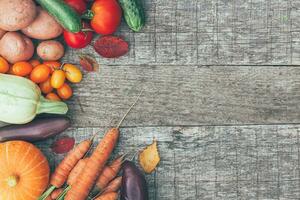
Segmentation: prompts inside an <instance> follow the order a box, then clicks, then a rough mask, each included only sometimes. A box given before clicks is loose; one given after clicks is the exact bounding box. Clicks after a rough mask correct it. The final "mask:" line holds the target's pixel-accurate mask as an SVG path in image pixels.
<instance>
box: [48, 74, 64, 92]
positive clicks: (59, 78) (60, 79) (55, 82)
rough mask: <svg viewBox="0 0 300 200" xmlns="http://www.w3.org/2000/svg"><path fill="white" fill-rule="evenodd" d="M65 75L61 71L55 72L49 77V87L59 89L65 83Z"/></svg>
mask: <svg viewBox="0 0 300 200" xmlns="http://www.w3.org/2000/svg"><path fill="white" fill-rule="evenodd" d="M65 79H66V74H65V72H64V71H63V70H60V69H59V70H55V71H54V72H53V74H52V76H51V81H50V82H51V86H52V87H53V88H56V89H58V88H60V87H62V86H63V84H64V83H65Z"/></svg>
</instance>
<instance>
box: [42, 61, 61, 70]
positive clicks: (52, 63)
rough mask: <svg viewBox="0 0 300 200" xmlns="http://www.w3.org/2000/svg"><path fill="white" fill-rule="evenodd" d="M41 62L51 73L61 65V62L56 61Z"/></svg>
mask: <svg viewBox="0 0 300 200" xmlns="http://www.w3.org/2000/svg"><path fill="white" fill-rule="evenodd" d="M43 64H45V65H47V66H48V67H50V69H51V73H53V72H54V71H55V70H57V69H59V68H60V66H61V63H60V62H58V61H44V62H43Z"/></svg>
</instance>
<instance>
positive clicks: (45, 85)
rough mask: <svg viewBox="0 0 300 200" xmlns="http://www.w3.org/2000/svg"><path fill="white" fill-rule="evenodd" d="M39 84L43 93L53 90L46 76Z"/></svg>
mask: <svg viewBox="0 0 300 200" xmlns="http://www.w3.org/2000/svg"><path fill="white" fill-rule="evenodd" d="M39 86H40V89H41V91H42V92H43V93H44V94H48V93H50V92H52V90H53V87H52V86H51V83H50V78H48V79H47V80H46V81H45V82H43V83H40V84H39Z"/></svg>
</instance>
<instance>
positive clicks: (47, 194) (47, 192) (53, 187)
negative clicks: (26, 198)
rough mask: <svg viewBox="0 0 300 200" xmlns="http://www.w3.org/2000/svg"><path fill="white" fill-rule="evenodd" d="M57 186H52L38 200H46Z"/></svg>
mask: <svg viewBox="0 0 300 200" xmlns="http://www.w3.org/2000/svg"><path fill="white" fill-rule="evenodd" d="M55 189H56V187H55V186H53V185H51V186H50V187H49V188H48V189H47V190H46V191H45V192H44V193H43V194H42V196H40V197H39V198H38V200H45V199H46V198H47V197H48V196H49V195H50V194H51V193H52V192H53V191H54V190H55Z"/></svg>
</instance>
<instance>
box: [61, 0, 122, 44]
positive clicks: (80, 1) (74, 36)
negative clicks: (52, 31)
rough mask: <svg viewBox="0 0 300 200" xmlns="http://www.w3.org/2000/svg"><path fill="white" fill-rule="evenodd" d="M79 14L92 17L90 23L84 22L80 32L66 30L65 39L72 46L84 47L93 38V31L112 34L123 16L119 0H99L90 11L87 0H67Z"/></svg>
mask: <svg viewBox="0 0 300 200" xmlns="http://www.w3.org/2000/svg"><path fill="white" fill-rule="evenodd" d="M65 2H66V3H67V4H68V5H69V6H71V7H72V8H74V10H76V11H77V13H78V14H80V15H82V16H84V18H88V19H90V20H91V21H90V24H88V23H86V22H82V24H83V29H82V31H80V32H78V33H72V32H68V31H66V30H65V31H64V34H63V35H64V40H65V42H66V43H67V44H68V46H70V47H72V48H76V49H79V48H84V47H86V46H87V45H89V44H90V43H91V41H92V39H93V32H96V33H98V34H101V35H110V34H113V33H114V32H116V30H117V28H118V27H119V25H120V22H121V18H122V9H121V7H120V5H119V3H118V1H117V0H109V1H107V0H97V1H95V2H94V3H93V5H92V7H91V10H90V12H87V13H85V12H86V11H87V2H86V1H84V0H65Z"/></svg>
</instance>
